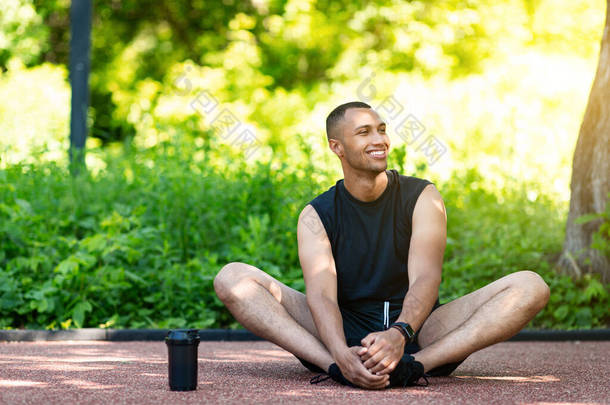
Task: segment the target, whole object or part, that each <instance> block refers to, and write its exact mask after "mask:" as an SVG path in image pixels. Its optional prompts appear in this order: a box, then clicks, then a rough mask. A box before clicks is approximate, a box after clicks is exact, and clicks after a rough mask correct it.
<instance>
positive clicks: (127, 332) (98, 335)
mask: <svg viewBox="0 0 610 405" xmlns="http://www.w3.org/2000/svg"><path fill="white" fill-rule="evenodd" d="M167 332H168V329H95V328H84V329H69V330H29V329H26V330H23V329H15V330H0V341H5V342H37V341H62V340H105V341H113V342H128V341H163V340H164V339H165V336H166V335H167ZM199 336H200V338H201V340H202V341H223V340H224V341H232V342H235V341H253V340H263V339H261V338H260V337H258V336H256V335H254V334H253V333H252V332H249V331H247V330H243V329H241V330H230V329H202V330H200V331H199ZM570 340H588V341H602V340H610V329H589V330H533V329H526V330H523V331H521V332H519V333H518V334H517V335H516V336H513V337H512V338H511V339H509V341H513V342H523V341H570Z"/></svg>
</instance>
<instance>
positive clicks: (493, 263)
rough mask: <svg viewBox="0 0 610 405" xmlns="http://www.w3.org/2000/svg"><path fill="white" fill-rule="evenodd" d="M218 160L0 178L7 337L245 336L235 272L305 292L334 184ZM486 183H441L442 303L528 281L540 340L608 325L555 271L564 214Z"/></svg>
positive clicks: (117, 158) (0, 276) (168, 151)
mask: <svg viewBox="0 0 610 405" xmlns="http://www.w3.org/2000/svg"><path fill="white" fill-rule="evenodd" d="M200 152H203V154H201V153H200ZM208 152H209V146H206V145H204V146H202V147H197V146H195V144H194V143H190V142H188V141H184V142H183V143H180V144H179V143H175V142H174V143H172V142H166V143H163V144H161V145H159V146H157V147H155V148H151V149H148V150H138V151H135V150H133V149H131V150H129V149H128V150H127V151H126V152H125V153H118V154H117V153H112V152H111V151H99V152H97V154H98V156H101V157H102V158H103V160H104V161H105V162H106V164H107V167H106V168H105V169H103V170H101V171H100V172H99V173H98V174H97V175H95V176H94V175H92V174H89V173H86V174H84V175H82V176H79V177H76V178H74V177H71V176H70V175H69V174H68V173H67V170H66V168H65V167H61V166H59V165H57V164H55V163H36V164H29V165H13V166H10V167H8V168H6V169H4V170H0V328H70V327H98V326H100V325H102V326H103V327H113V328H174V327H186V326H188V327H197V328H212V327H231V328H236V327H238V325H237V323H236V322H235V320H234V319H233V318H232V316H231V315H230V314H229V313H228V312H227V311H226V309H225V308H224V307H223V305H222V303H221V302H220V301H219V300H218V298H217V297H216V296H215V294H214V291H213V286H212V280H213V278H214V276H215V274H216V273H217V272H218V270H219V269H220V268H221V267H222V266H223V265H224V264H226V263H228V262H230V261H244V262H248V263H251V264H253V265H255V266H257V267H259V268H261V269H262V270H264V271H266V272H267V273H269V274H270V275H272V276H274V277H277V278H278V279H280V280H281V281H283V282H284V283H286V284H288V285H289V286H292V287H293V288H296V289H299V290H301V291H303V290H304V283H303V281H302V275H301V271H300V266H299V261H298V256H297V243H296V222H297V218H298V214H299V212H300V210H301V209H302V207H303V206H304V205H305V204H306V203H307V202H308V201H310V200H311V199H313V198H314V197H315V196H316V195H317V194H319V193H321V192H323V191H325V190H326V189H327V188H328V187H330V186H331V185H333V184H334V182H335V181H336V179H334V178H327V179H326V180H325V181H322V182H320V183H316V182H315V181H314V180H313V179H312V176H311V175H310V174H311V173H312V172H315V171H319V169H318V168H316V167H315V165H314V164H313V163H312V162H311V161H308V160H307V159H302V161H301V162H296V163H295V162H290V164H288V162H287V161H283V162H282V161H279V160H278V161H274V162H272V163H268V164H265V163H257V164H251V165H247V164H246V162H244V161H243V159H241V158H240V157H239V156H238V155H236V154H234V153H233V154H232V153H230V151H228V152H227V153H226V155H225V157H224V160H222V159H220V158H218V157H215V158H214V161H213V162H212V160H211V159H212V157H211V154H210V153H208ZM202 155H203V158H197V159H196V158H195V156H202ZM394 163H396V162H394ZM391 167H398V166H392V165H391ZM404 174H411V175H418V176H421V177H426V170H425V168H423V167H420V172H419V173H404ZM483 179H484V175H483V174H481V173H478V172H477V171H476V170H469V171H466V172H462V173H455V174H454V175H453V176H452V178H451V180H450V181H448V182H447V183H437V187H438V188H439V190H440V191H441V194H442V195H443V198H444V200H445V203H446V206H447V213H448V221H449V222H448V229H449V232H448V244H447V250H446V254H445V264H444V273H443V283H442V286H441V292H440V295H441V301H447V300H449V299H453V298H456V297H459V296H461V295H463V294H465V293H468V292H470V291H472V290H474V289H476V288H478V287H481V286H483V285H485V284H487V283H489V282H490V281H493V280H495V279H497V278H499V277H501V276H503V275H506V274H509V273H511V272H513V271H517V270H521V269H531V270H534V271H536V272H538V273H539V274H540V275H542V277H543V278H544V279H545V280H546V281H547V283H549V285H550V286H551V292H552V293H551V294H552V295H551V300H550V302H549V305H548V306H547V307H546V308H545V309H544V310H543V311H542V312H541V313H540V314H539V315H538V316H537V317H536V318H535V320H534V321H533V323H532V325H530V326H531V327H537V328H560V329H566V328H592V327H603V326H607V324H608V315H607V308H608V307H609V304H610V298H609V294H608V288H607V287H608V286H607V285H606V286H604V285H602V284H601V283H600V282H599V281H598V279H597V278H594V277H590V276H586V277H584V278H583V279H581V280H578V281H573V280H571V279H570V278H569V277H566V276H559V275H557V274H556V272H555V271H554V270H553V266H552V263H553V262H554V260H555V258H556V256H557V254H558V253H559V252H560V250H561V243H562V240H563V228H564V220H565V207H561V206H560V205H557V204H555V203H554V202H553V201H552V200H550V199H548V198H546V197H545V196H544V195H538V196H537V198H536V199H535V200H533V201H530V199H528V198H527V190H529V189H531V188H532V187H535V185H527V184H519V183H514V184H509V185H507V186H506V187H504V188H503V189H501V190H488V189H486V188H485V186H484V184H485V182H484V181H483ZM431 180H434V179H431Z"/></svg>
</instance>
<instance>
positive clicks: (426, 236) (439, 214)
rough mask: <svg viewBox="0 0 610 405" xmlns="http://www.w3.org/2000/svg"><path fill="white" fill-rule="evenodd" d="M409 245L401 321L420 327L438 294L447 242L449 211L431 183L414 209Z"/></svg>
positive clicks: (414, 328) (416, 328)
mask: <svg viewBox="0 0 610 405" xmlns="http://www.w3.org/2000/svg"><path fill="white" fill-rule="evenodd" d="M412 222H413V226H412V231H411V232H412V233H411V244H410V247H409V262H408V267H409V291H408V292H407V295H406V297H405V301H404V303H403V307H402V312H401V314H400V316H399V317H398V321H400V322H406V323H409V324H410V325H411V327H412V328H413V330H415V331H417V330H419V328H421V326H422V325H423V323H424V321H425V320H426V318H427V317H428V315H430V312H431V311H432V308H433V307H434V303H435V302H436V299H437V298H438V288H439V286H440V284H441V273H442V268H443V256H444V254H445V246H446V244H447V213H446V211H445V205H444V203H443V199H442V197H441V194H440V193H439V192H438V190H437V189H436V187H434V186H433V185H428V186H427V187H426V188H425V189H424V191H423V192H422V193H421V194H420V198H419V199H418V200H417V203H416V204H415V209H414V210H413V221H412Z"/></svg>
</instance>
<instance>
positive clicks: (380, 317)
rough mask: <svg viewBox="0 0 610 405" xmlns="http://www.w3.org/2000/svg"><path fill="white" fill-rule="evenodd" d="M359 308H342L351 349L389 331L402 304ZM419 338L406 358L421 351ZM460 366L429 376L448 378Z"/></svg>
mask: <svg viewBox="0 0 610 405" xmlns="http://www.w3.org/2000/svg"><path fill="white" fill-rule="evenodd" d="M440 306H441V305H440V304H439V303H438V302H437V303H436V304H435V305H434V308H432V311H434V310H435V309H436V308H438V307H440ZM357 307H358V310H357V311H353V310H350V309H348V308H340V309H341V316H342V318H343V332H344V333H345V340H346V342H347V345H348V346H349V347H352V346H360V345H361V343H360V341H361V340H362V339H363V338H364V337H366V336H367V335H368V334H369V333H372V332H380V331H383V330H385V329H387V327H388V326H389V325H391V324H392V323H394V322H395V321H396V319H397V318H398V316H400V312H401V311H402V302H395V303H392V302H389V303H388V304H385V303H383V302H362V303H359V304H358V306H357ZM418 338H419V331H417V333H416V334H415V339H414V340H413V342H412V343H410V344H408V345H406V346H405V356H408V355H411V354H413V353H417V352H418V351H420V350H421V347H420V346H419V342H418ZM295 357H297V359H299V361H300V362H301V363H302V364H303V365H304V366H305V367H307V369H308V370H310V371H312V372H314V373H326V372H327V370H322V369H321V368H320V367H318V366H316V365H315V364H312V363H310V362H308V361H306V360H303V359H301V358H300V357H298V356H295ZM460 364H462V361H459V362H456V363H447V364H443V365H442V366H439V367H436V368H434V369H432V370H430V371H428V374H429V375H431V376H434V377H438V376H448V375H449V374H451V373H452V372H453V371H454V370H455V369H456V368H457V367H458V366H459V365H460Z"/></svg>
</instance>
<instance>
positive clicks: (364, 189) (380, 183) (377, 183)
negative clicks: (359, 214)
mask: <svg viewBox="0 0 610 405" xmlns="http://www.w3.org/2000/svg"><path fill="white" fill-rule="evenodd" d="M343 185H344V186H345V188H346V189H347V191H348V192H349V193H350V194H351V195H352V196H353V197H354V198H356V199H358V200H360V201H362V202H370V201H375V200H376V199H378V198H379V197H380V196H381V194H383V192H384V191H385V189H386V187H387V185H388V176H387V174H386V171H385V170H384V171H382V172H380V173H378V174H377V175H375V176H363V175H360V174H356V173H354V174H352V175H348V173H345V178H344V179H343Z"/></svg>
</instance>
